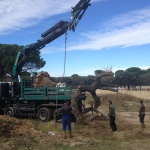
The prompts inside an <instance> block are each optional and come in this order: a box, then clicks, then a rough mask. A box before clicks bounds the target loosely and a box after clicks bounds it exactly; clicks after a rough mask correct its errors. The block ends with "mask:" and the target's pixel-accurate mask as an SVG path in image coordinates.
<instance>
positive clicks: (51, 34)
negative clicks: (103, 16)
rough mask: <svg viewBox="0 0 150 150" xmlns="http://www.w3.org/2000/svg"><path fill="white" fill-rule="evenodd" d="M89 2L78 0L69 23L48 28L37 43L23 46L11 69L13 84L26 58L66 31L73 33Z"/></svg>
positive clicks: (64, 22)
mask: <svg viewBox="0 0 150 150" xmlns="http://www.w3.org/2000/svg"><path fill="white" fill-rule="evenodd" d="M90 1H91V0H80V1H79V2H78V3H77V4H76V5H75V6H74V7H72V11H71V18H70V22H68V21H59V22H58V23H56V24H55V25H54V26H53V27H51V28H49V29H48V30H47V31H45V32H44V33H43V34H41V39H40V40H37V42H35V43H32V44H29V45H26V46H24V47H23V48H22V49H21V50H20V51H19V52H18V54H17V57H16V61H15V64H14V66H13V69H12V76H13V79H14V82H15V83H17V82H18V75H20V74H21V71H22V67H23V66H24V64H25V63H26V58H27V57H28V56H30V55H32V54H33V53H35V52H37V51H39V50H40V49H42V48H43V47H45V45H46V44H48V43H50V42H52V41H53V40H55V39H56V38H58V37H60V36H61V35H63V34H64V33H65V32H66V31H67V30H68V29H69V30H72V31H75V28H76V26H77V24H78V22H79V20H81V18H82V16H83V14H84V13H85V11H86V9H87V8H88V6H90V4H89V2H90Z"/></svg>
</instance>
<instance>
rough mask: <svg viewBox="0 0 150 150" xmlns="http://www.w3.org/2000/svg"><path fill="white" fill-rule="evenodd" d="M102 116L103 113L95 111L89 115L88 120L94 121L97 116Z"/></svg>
mask: <svg viewBox="0 0 150 150" xmlns="http://www.w3.org/2000/svg"><path fill="white" fill-rule="evenodd" d="M100 116H101V113H95V114H93V115H91V116H89V117H88V118H87V120H88V121H92V120H94V119H95V118H98V117H100Z"/></svg>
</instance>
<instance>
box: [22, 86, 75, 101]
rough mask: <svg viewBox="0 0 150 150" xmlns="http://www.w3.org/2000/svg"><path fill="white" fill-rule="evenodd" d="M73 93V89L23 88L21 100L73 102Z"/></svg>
mask: <svg viewBox="0 0 150 150" xmlns="http://www.w3.org/2000/svg"><path fill="white" fill-rule="evenodd" d="M71 93H72V88H71V87H38V88H26V87H22V88H21V98H20V100H71Z"/></svg>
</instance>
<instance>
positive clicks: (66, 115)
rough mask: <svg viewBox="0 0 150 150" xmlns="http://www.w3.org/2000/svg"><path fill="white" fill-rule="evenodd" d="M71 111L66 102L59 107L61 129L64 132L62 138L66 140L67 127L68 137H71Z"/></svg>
mask: <svg viewBox="0 0 150 150" xmlns="http://www.w3.org/2000/svg"><path fill="white" fill-rule="evenodd" d="M71 111H72V107H70V106H69V103H68V102H65V103H64V105H63V106H62V107H61V113H62V129H63V130H64V134H65V136H64V138H65V139H66V129H67V127H68V131H69V137H70V138H71V137H72V133H71Z"/></svg>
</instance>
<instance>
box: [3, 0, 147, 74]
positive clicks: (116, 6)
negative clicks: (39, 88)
mask: <svg viewBox="0 0 150 150" xmlns="http://www.w3.org/2000/svg"><path fill="white" fill-rule="evenodd" d="M77 2H78V0H36V1H35V0H13V1H12V0H0V43H2V44H18V45H24V46H25V45H27V44H31V43H34V42H36V41H37V40H38V39H40V38H41V34H42V33H43V32H44V31H46V30H47V29H49V28H50V27H52V26H53V25H55V24H56V23H57V22H59V21H60V20H64V21H69V20H70V10H71V7H73V6H75V5H76V3H77ZM66 50H67V53H66V69H65V76H71V75H73V74H78V75H80V76H86V75H94V71H95V70H106V69H109V68H111V67H112V71H113V72H115V71H116V70H120V69H121V70H125V69H127V68H130V67H139V68H141V69H148V68H150V61H149V60H150V59H149V57H150V1H149V0H91V6H90V7H89V8H88V9H87V10H86V12H85V14H84V16H83V18H82V19H81V21H80V22H79V24H78V26H77V28H76V31H75V32H72V31H68V35H67V47H66ZM64 55H65V35H62V36H61V37H59V38H57V39H56V40H55V41H53V42H51V43H49V44H47V45H46V46H45V48H43V49H42V50H41V57H42V58H43V59H44V60H45V61H46V65H45V67H44V68H42V69H41V70H42V71H47V72H48V73H49V74H50V76H53V77H54V76H55V77H61V76H63V71H64ZM41 70H38V71H41Z"/></svg>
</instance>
